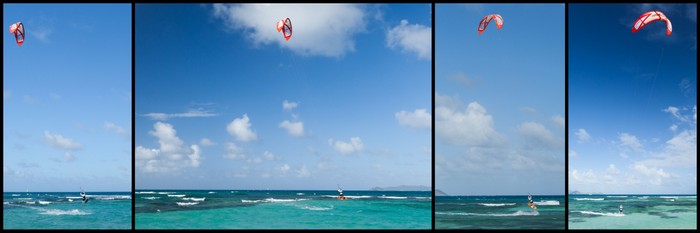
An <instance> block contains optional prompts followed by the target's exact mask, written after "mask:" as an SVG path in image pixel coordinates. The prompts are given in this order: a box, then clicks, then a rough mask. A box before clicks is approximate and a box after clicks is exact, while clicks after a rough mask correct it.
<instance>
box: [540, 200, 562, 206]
mask: <svg viewBox="0 0 700 233" xmlns="http://www.w3.org/2000/svg"><path fill="white" fill-rule="evenodd" d="M534 203H535V205H559V201H554V200H543V201H536V202H534Z"/></svg>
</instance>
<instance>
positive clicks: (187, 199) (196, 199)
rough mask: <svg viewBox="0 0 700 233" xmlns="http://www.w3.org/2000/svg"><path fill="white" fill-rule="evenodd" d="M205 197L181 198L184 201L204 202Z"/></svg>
mask: <svg viewBox="0 0 700 233" xmlns="http://www.w3.org/2000/svg"><path fill="white" fill-rule="evenodd" d="M205 198H206V197H202V198H196V197H183V198H182V200H185V201H204V199H205Z"/></svg>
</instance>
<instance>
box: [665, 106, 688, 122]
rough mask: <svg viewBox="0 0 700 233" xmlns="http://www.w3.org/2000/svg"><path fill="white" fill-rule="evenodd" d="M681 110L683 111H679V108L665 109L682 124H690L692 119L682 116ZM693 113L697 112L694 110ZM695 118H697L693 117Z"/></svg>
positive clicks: (670, 107)
mask: <svg viewBox="0 0 700 233" xmlns="http://www.w3.org/2000/svg"><path fill="white" fill-rule="evenodd" d="M680 110H681V109H679V108H677V107H673V106H669V107H668V108H666V109H664V112H667V113H671V115H673V117H675V118H676V119H678V120H679V121H681V122H689V121H690V119H688V116H686V115H683V114H681V112H680ZM693 111H695V110H693ZM693 118H695V117H693Z"/></svg>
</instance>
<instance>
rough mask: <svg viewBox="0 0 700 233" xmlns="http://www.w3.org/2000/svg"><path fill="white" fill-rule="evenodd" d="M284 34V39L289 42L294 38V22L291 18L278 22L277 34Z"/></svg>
mask: <svg viewBox="0 0 700 233" xmlns="http://www.w3.org/2000/svg"><path fill="white" fill-rule="evenodd" d="M280 31H281V32H282V34H283V35H284V39H286V40H289V39H290V38H292V20H290V19H289V18H284V19H283V20H280V21H279V22H277V32H280Z"/></svg>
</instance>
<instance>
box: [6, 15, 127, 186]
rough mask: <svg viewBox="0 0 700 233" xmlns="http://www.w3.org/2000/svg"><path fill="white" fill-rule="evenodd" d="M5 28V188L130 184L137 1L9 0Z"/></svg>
mask: <svg viewBox="0 0 700 233" xmlns="http://www.w3.org/2000/svg"><path fill="white" fill-rule="evenodd" d="M18 21H21V22H23V24H24V26H25V31H26V39H25V42H24V44H23V45H22V46H17V44H16V43H15V38H14V35H12V34H10V33H9V30H8V29H9V26H10V24H13V23H15V22H18ZM3 28H4V30H3V141H2V143H3V190H4V191H22V192H24V191H26V190H29V191H30V192H31V191H37V192H39V191H53V192H58V191H75V192H79V191H80V188H81V187H82V188H83V189H84V190H85V191H87V192H90V191H130V190H131V177H132V176H131V5H130V4H119V5H114V4H94V5H83V4H3Z"/></svg>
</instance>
